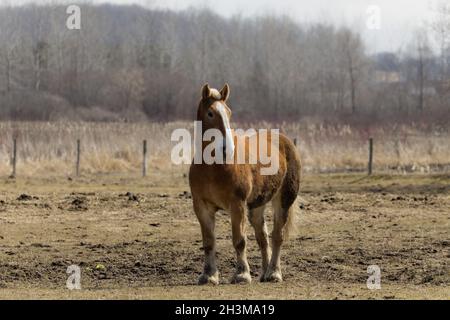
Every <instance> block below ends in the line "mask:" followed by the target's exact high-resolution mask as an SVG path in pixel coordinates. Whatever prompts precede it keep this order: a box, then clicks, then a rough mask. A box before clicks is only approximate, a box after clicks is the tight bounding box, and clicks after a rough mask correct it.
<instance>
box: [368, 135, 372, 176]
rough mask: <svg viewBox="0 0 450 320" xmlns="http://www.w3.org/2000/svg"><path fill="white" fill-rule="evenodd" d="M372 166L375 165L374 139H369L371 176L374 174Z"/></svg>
mask: <svg viewBox="0 0 450 320" xmlns="http://www.w3.org/2000/svg"><path fill="white" fill-rule="evenodd" d="M372 165H373V138H370V139H369V166H368V171H369V176H370V175H371V174H372Z"/></svg>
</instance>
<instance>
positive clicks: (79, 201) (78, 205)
mask: <svg viewBox="0 0 450 320" xmlns="http://www.w3.org/2000/svg"><path fill="white" fill-rule="evenodd" d="M87 202H88V201H87V199H86V198H85V197H77V198H75V199H73V200H72V202H71V203H70V205H71V207H70V208H69V210H71V211H86V210H88V203H87Z"/></svg>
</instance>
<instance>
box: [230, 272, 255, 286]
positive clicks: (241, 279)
mask: <svg viewBox="0 0 450 320" xmlns="http://www.w3.org/2000/svg"><path fill="white" fill-rule="evenodd" d="M251 282H252V276H251V275H250V273H248V272H246V273H239V274H235V275H234V276H233V278H232V279H231V283H232V284H238V283H243V284H245V283H251Z"/></svg>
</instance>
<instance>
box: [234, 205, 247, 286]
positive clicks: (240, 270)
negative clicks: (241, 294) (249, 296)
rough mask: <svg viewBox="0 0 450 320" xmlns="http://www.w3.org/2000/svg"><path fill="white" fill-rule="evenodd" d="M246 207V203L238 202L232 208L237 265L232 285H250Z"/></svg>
mask: <svg viewBox="0 0 450 320" xmlns="http://www.w3.org/2000/svg"><path fill="white" fill-rule="evenodd" d="M246 209H247V207H246V205H245V203H244V202H237V203H235V204H233V205H232V207H231V227H232V233H233V246H234V249H235V250H236V256H237V264H236V273H235V274H234V276H233V278H232V279H231V283H250V282H251V281H252V277H251V276H250V267H249V265H248V262H247V253H246V242H247V239H246V235H245V219H246V217H245V215H246Z"/></svg>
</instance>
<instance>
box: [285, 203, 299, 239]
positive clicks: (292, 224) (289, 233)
mask: <svg viewBox="0 0 450 320" xmlns="http://www.w3.org/2000/svg"><path fill="white" fill-rule="evenodd" d="M299 213H300V205H299V201H298V197H297V198H296V199H295V201H294V203H293V204H292V206H291V207H290V208H289V210H288V216H287V220H286V224H285V225H284V230H283V231H284V232H283V235H284V240H288V239H289V238H290V237H291V238H292V237H294V236H295V235H296V234H297V232H298V228H297V217H298V215H299Z"/></svg>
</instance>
